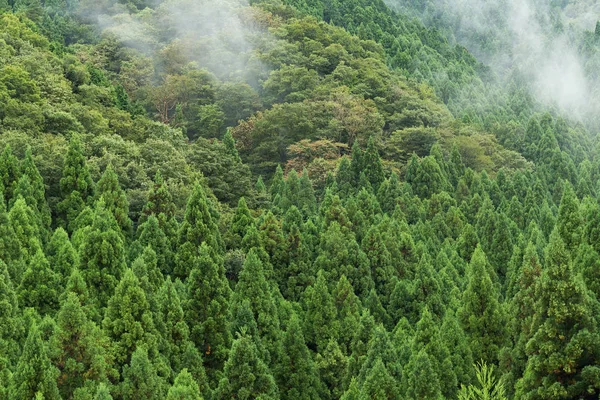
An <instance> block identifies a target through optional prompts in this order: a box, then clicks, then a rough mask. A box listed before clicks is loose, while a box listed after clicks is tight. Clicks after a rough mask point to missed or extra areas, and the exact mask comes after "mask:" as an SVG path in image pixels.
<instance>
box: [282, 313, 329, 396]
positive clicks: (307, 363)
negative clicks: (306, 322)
mask: <svg viewBox="0 0 600 400" xmlns="http://www.w3.org/2000/svg"><path fill="white" fill-rule="evenodd" d="M282 349H283V352H282V355H281V360H280V362H279V365H278V366H277V369H276V372H275V376H276V377H277V382H278V384H279V388H280V394H281V398H282V399H289V400H295V399H316V398H320V397H321V395H322V391H323V388H322V387H321V381H320V379H319V375H318V372H317V368H316V365H315V363H314V361H313V359H312V356H311V354H310V352H309V350H308V347H306V343H305V342H304V335H303V334H302V328H301V327H300V320H299V319H298V317H297V316H296V314H293V315H292V317H291V319H290V321H289V322H288V326H287V330H286V332H285V333H284V335H283V340H282Z"/></svg>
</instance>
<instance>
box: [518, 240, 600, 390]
mask: <svg viewBox="0 0 600 400" xmlns="http://www.w3.org/2000/svg"><path fill="white" fill-rule="evenodd" d="M545 260H546V266H545V268H544V269H542V273H541V277H540V291H539V295H538V301H537V302H536V303H535V309H534V316H533V327H534V329H535V332H534V333H533V336H532V338H531V340H529V342H527V345H526V353H527V357H528V359H527V365H526V368H525V372H524V375H523V378H522V380H520V381H519V382H518V383H517V388H516V394H515V396H516V397H518V398H523V399H545V398H557V399H558V398H565V399H567V398H570V399H572V398H580V397H586V396H590V395H592V394H595V395H597V394H598V389H594V388H595V387H597V380H596V378H595V376H597V375H596V372H597V367H596V365H597V364H596V363H597V361H598V356H599V353H598V351H597V349H598V344H599V343H600V341H599V336H598V330H597V325H596V320H595V318H594V316H593V314H592V310H593V306H592V303H591V301H592V300H591V299H590V298H589V294H588V293H587V291H586V288H585V286H584V285H583V284H582V282H581V280H580V279H579V278H578V277H576V276H575V274H574V273H573V269H572V266H571V260H570V258H569V254H568V251H567V248H566V245H565V243H564V242H563V240H562V235H561V233H560V230H559V229H556V230H555V231H554V232H553V233H552V235H551V236H550V242H549V244H548V247H547V248H546V255H545Z"/></svg>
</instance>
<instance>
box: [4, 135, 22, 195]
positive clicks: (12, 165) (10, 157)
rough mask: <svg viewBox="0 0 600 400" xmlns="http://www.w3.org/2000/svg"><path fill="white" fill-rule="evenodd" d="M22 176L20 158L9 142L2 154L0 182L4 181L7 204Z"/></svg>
mask: <svg viewBox="0 0 600 400" xmlns="http://www.w3.org/2000/svg"><path fill="white" fill-rule="evenodd" d="M20 177H21V168H20V165H19V160H18V159H17V157H16V156H15V155H14V154H13V152H12V149H11V147H10V145H8V144H7V145H6V146H5V147H4V151H3V152H2V154H0V180H1V181H0V183H2V185H1V187H2V190H3V194H4V204H5V205H7V204H8V203H9V201H10V200H11V199H12V198H13V193H14V191H15V189H16V187H17V183H18V181H19V178H20Z"/></svg>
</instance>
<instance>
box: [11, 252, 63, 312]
mask: <svg viewBox="0 0 600 400" xmlns="http://www.w3.org/2000/svg"><path fill="white" fill-rule="evenodd" d="M61 291H62V288H61V277H60V276H59V275H58V274H56V273H55V272H54V271H53V270H52V269H51V268H50V263H48V260H47V259H46V256H44V253H43V252H42V250H38V251H37V253H36V254H35V256H33V258H32V260H31V262H30V263H29V266H28V267H27V270H26V271H25V272H24V273H23V277H22V279H21V284H20V285H19V303H20V304H21V306H22V307H33V308H35V309H36V310H37V311H38V312H39V313H40V314H41V315H46V314H49V313H52V312H53V311H55V310H56V309H58V296H59V294H60V293H61Z"/></svg>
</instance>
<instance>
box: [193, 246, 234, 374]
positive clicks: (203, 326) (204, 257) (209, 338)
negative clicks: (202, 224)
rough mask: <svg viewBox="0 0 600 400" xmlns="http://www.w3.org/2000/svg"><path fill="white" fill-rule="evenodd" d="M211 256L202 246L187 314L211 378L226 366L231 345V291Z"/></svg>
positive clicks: (196, 260)
mask: <svg viewBox="0 0 600 400" xmlns="http://www.w3.org/2000/svg"><path fill="white" fill-rule="evenodd" d="M210 254H211V251H210V249H209V248H208V246H207V245H206V244H205V243H203V244H202V246H201V247H200V256H199V257H198V258H196V259H195V262H194V265H193V266H192V271H191V273H190V276H189V278H188V280H187V282H186V286H187V302H186V303H185V304H184V311H185V320H186V321H187V323H188V326H189V327H190V338H191V340H192V341H193V342H194V343H195V344H196V346H197V348H198V349H199V350H200V351H201V352H202V356H203V357H204V365H205V366H206V368H207V370H208V371H207V372H208V374H209V376H210V377H214V376H215V372H216V371H219V370H220V369H221V368H222V367H223V364H224V363H225V361H226V359H227V349H228V348H229V346H230V343H231V336H230V333H229V325H228V321H229V315H230V314H229V313H230V311H229V301H230V298H231V289H230V288H229V284H228V282H227V279H226V277H225V269H224V268H223V265H222V264H221V263H219V264H217V263H215V261H214V260H213V259H212V258H211V255H210Z"/></svg>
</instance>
